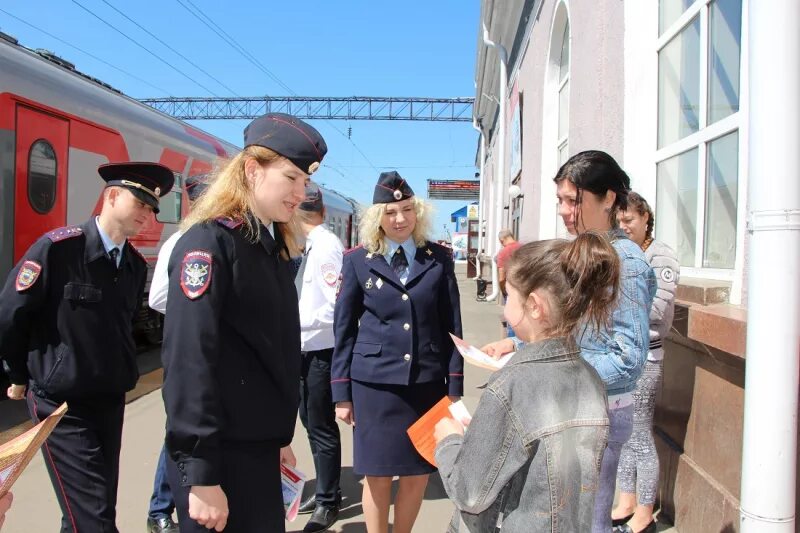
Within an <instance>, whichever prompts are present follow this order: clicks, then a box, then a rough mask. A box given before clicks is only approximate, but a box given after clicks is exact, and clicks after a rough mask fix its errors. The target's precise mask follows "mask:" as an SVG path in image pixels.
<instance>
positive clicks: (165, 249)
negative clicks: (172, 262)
mask: <svg viewBox="0 0 800 533" xmlns="http://www.w3.org/2000/svg"><path fill="white" fill-rule="evenodd" d="M180 238H181V232H180V231H176V232H175V233H173V234H172V235H171V236H170V238H169V239H167V242H165V243H164V245H163V246H162V247H161V250H159V251H158V260H157V261H156V268H155V270H153V281H151V282H150V297H149V298H148V303H149V304H150V307H151V308H152V309H154V310H156V311H158V312H159V313H162V314H164V313H166V312H167V292H169V276H168V275H167V267H168V266H169V256H171V255H172V250H173V249H174V248H175V243H176V242H178V239H180Z"/></svg>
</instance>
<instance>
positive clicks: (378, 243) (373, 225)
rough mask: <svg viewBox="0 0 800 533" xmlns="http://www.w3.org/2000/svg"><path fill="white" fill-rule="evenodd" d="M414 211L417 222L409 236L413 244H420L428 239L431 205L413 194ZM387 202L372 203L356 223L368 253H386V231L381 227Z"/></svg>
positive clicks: (360, 238) (431, 215)
mask: <svg viewBox="0 0 800 533" xmlns="http://www.w3.org/2000/svg"><path fill="white" fill-rule="evenodd" d="M411 200H412V202H413V205H414V213H415V214H416V215H417V224H416V225H415V226H414V231H413V233H412V234H411V236H412V237H413V238H414V244H416V245H417V246H422V245H424V244H425V242H426V241H428V240H429V237H430V233H431V228H432V226H433V213H434V210H433V206H432V205H431V204H429V203H428V202H426V201H425V200H423V199H421V198H418V197H416V196H414V197H413V198H412V199H411ZM386 205H387V204H373V205H371V206H369V207H368V208H367V209H365V210H364V211H363V212H362V213H361V221H360V222H359V223H358V236H359V240H360V241H361V245H362V246H363V247H364V248H366V250H367V251H368V252H370V253H374V254H381V255H383V254H384V253H386V250H387V248H386V243H385V242H384V237H385V236H386V233H385V232H384V231H383V228H382V227H381V222H382V221H383V215H384V214H386Z"/></svg>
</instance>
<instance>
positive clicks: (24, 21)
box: [0, 8, 170, 94]
mask: <svg viewBox="0 0 800 533" xmlns="http://www.w3.org/2000/svg"><path fill="white" fill-rule="evenodd" d="M0 12H1V13H4V14H5V15H7V16H9V17H11V18H12V19H14V20H16V21H18V22H21V23H22V24H25V25H26V26H28V27H29V28H32V29H34V30H36V31H38V32H39V33H43V34H44V35H47V36H48V37H50V38H51V39H54V40H56V41H58V42H60V43H62V44H64V45H65V46H69V47H70V48H72V49H74V50H77V51H78V52H80V53H82V54H84V55H86V56H88V57H91V58H92V59H94V60H95V61H99V62H100V63H102V64H104V65H105V66H107V67H110V68H113V69H114V70H116V71H118V72H121V73H123V74H125V75H126V76H130V77H131V78H133V79H134V80H136V81H139V82H142V83H144V84H145V85H147V86H149V87H152V88H153V89H155V90H157V91H159V92H162V93H164V94H170V92H169V91H168V90H166V89H162V88H161V87H159V86H158V85H153V84H152V83H150V82H149V81H147V80H145V79H142V78H140V77H139V76H137V75H136V74H131V73H130V72H128V71H127V70H124V69H121V68H119V67H118V66H116V65H113V64H111V63H109V62H108V61H106V60H104V59H102V58H99V57H97V56H96V55H94V54H92V53H90V52H87V51H86V50H84V49H82V48H79V47H77V46H75V45H74V44H72V43H69V42H67V41H65V40H64V39H62V38H61V37H57V36H55V35H53V34H52V33H50V32H48V31H46V30H43V29H42V28H40V27H38V26H35V25H33V24H31V23H30V22H28V21H27V20H23V19H21V18H19V17H18V16H16V15H12V14H11V13H9V12H8V11H6V10H5V9H2V8H0Z"/></svg>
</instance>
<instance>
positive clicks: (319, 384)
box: [295, 183, 344, 532]
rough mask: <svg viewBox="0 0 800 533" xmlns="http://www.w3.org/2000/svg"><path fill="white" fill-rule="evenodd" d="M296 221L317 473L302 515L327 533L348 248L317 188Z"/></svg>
mask: <svg viewBox="0 0 800 533" xmlns="http://www.w3.org/2000/svg"><path fill="white" fill-rule="evenodd" d="M296 217H297V220H298V223H299V226H300V228H301V230H302V232H303V233H304V234H305V236H306V247H305V252H304V254H303V259H302V262H301V263H300V269H299V271H298V273H297V277H296V280H295V283H296V286H297V294H298V297H299V299H300V302H299V307H300V335H301V348H300V349H301V353H302V357H303V366H302V373H301V377H300V420H301V421H302V423H303V426H305V428H306V430H307V432H308V440H309V442H310V444H311V453H312V455H313V456H314V468H315V469H316V472H317V486H316V494H315V495H314V496H313V497H311V498H309V499H308V500H306V501H305V502H303V505H302V507H301V512H312V511H313V513H314V514H313V515H312V516H311V518H310V520H309V522H308V524H307V525H306V526H305V529H304V530H303V531H306V532H315V531H325V530H327V529H328V528H329V527H331V525H332V524H333V523H334V522H336V519H337V518H338V515H339V505H340V503H341V494H340V490H339V477H340V472H341V465H342V457H341V456H342V453H341V452H342V450H341V441H340V438H339V428H338V426H337V425H336V417H335V412H334V406H333V399H332V396H331V385H330V381H331V356H332V355H333V344H334V342H333V308H334V304H335V303H336V284H337V281H338V279H339V272H340V271H341V269H342V255H343V253H344V247H343V246H342V243H341V241H339V238H338V237H337V236H336V235H334V234H333V233H332V232H331V231H330V230H328V228H326V227H325V224H324V219H325V206H324V204H323V200H322V191H321V190H320V188H319V187H318V186H317V185H316V184H314V183H310V184H309V185H308V187H306V201H305V202H303V203H302V204H300V208H299V210H298V211H297V214H296Z"/></svg>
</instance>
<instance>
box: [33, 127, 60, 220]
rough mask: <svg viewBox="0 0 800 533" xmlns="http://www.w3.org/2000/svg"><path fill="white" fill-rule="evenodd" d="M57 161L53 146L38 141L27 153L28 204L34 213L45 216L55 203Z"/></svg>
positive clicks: (44, 141) (40, 140) (46, 142)
mask: <svg viewBox="0 0 800 533" xmlns="http://www.w3.org/2000/svg"><path fill="white" fill-rule="evenodd" d="M57 179H58V161H56V151H55V150H54V149H53V145H52V144H50V143H49V142H48V141H46V140H45V139H39V140H37V141H36V142H34V143H33V144H32V145H31V149H30V152H29V153H28V202H29V203H30V204H31V207H32V208H33V210H34V211H36V212H37V213H39V214H40V215H45V214H47V213H49V212H50V210H51V209H53V206H54V205H55V203H56V180H57Z"/></svg>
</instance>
